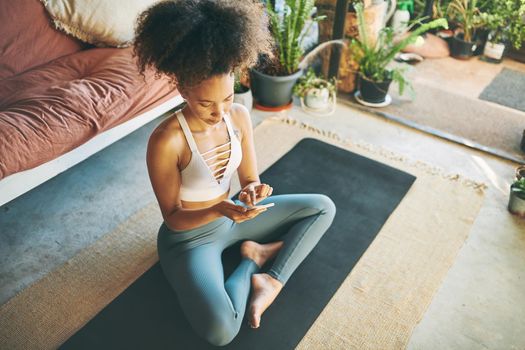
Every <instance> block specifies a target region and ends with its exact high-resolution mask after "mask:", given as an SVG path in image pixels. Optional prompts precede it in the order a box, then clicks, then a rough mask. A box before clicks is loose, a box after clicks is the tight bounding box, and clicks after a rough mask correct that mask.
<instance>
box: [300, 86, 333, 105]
mask: <svg viewBox="0 0 525 350" xmlns="http://www.w3.org/2000/svg"><path fill="white" fill-rule="evenodd" d="M329 102H330V91H328V89H327V88H322V89H310V90H308V92H307V93H306V96H305V97H304V103H305V104H306V106H308V107H310V108H313V109H324V108H326V107H327V106H328V103H329Z"/></svg>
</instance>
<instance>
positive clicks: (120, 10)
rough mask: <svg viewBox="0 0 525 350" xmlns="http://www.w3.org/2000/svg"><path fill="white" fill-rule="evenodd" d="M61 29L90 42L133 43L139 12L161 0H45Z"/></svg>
mask: <svg viewBox="0 0 525 350" xmlns="http://www.w3.org/2000/svg"><path fill="white" fill-rule="evenodd" d="M41 1H42V3H43V4H44V6H45V7H46V9H47V11H48V12H49V15H50V16H51V18H52V19H53V21H54V23H55V26H56V27H57V28H58V29H61V30H63V31H65V32H66V33H68V34H71V35H72V36H74V37H76V38H78V39H80V40H82V41H85V42H88V43H90V44H93V45H96V46H99V47H107V46H115V47H126V46H130V45H131V42H132V40H133V37H134V34H135V33H134V29H135V21H136V19H137V17H138V16H139V14H140V13H141V12H142V11H144V10H146V9H147V8H148V7H150V6H152V5H154V4H155V3H157V2H159V0H41Z"/></svg>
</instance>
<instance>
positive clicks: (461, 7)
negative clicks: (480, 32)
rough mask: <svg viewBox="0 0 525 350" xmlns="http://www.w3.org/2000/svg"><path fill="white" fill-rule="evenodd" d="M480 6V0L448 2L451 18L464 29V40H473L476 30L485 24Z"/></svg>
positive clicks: (448, 13)
mask: <svg viewBox="0 0 525 350" xmlns="http://www.w3.org/2000/svg"><path fill="white" fill-rule="evenodd" d="M497 1H501V0H497ZM481 5H484V4H481ZM479 6H480V4H479V2H478V0H452V1H451V2H450V3H449V4H448V7H447V15H448V17H449V19H450V20H452V21H454V22H455V23H456V24H457V25H458V26H459V27H460V28H461V29H462V30H463V40H465V41H467V42H472V39H473V37H474V34H475V32H476V30H477V29H478V28H480V27H482V26H483V24H484V22H483V19H482V16H481V11H480V9H479Z"/></svg>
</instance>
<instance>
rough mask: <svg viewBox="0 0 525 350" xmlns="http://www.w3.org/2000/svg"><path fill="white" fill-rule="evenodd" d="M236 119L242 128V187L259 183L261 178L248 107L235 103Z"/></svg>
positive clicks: (240, 174) (239, 169)
mask: <svg viewBox="0 0 525 350" xmlns="http://www.w3.org/2000/svg"><path fill="white" fill-rule="evenodd" d="M234 106H235V119H236V121H237V122H238V125H239V128H240V129H241V146H242V160H241V164H240V165H239V168H238V169H237V174H238V176H239V183H240V185H241V188H245V187H246V186H248V185H250V184H253V185H254V186H256V185H259V184H260V183H261V180H260V178H259V173H258V171H257V158H256V155H255V146H254V143H253V126H252V119H251V117H250V112H249V111H248V109H246V107H244V106H243V105H240V104H237V103H236V104H235V105H234Z"/></svg>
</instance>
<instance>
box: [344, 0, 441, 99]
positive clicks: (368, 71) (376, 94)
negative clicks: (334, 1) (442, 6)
mask: <svg viewBox="0 0 525 350" xmlns="http://www.w3.org/2000/svg"><path fill="white" fill-rule="evenodd" d="M354 8H355V10H356V15H357V26H358V33H359V34H358V35H359V38H358V39H355V38H353V39H351V42H350V50H351V52H352V54H353V56H354V57H353V59H355V60H356V62H358V64H359V68H358V74H357V91H356V93H355V97H356V99H357V101H358V102H360V103H362V104H366V105H370V106H373V107H377V106H382V105H385V104H388V103H389V99H387V97H389V96H388V95H387V92H388V89H389V87H390V83H391V82H392V81H395V82H396V83H397V84H398V86H399V93H400V94H401V95H402V94H403V91H404V88H405V86H408V87H410V85H409V84H408V81H407V80H406V79H405V77H404V75H403V69H401V68H390V67H389V64H390V62H392V60H393V59H394V57H395V56H396V54H397V53H398V52H400V51H401V50H403V49H404V48H405V47H406V46H407V45H409V44H413V43H415V42H416V40H417V38H418V37H419V35H421V34H422V33H424V32H426V31H428V30H430V29H434V28H440V27H444V28H448V24H447V21H446V20H445V19H444V18H439V19H436V20H433V21H431V22H428V23H421V22H420V21H417V22H415V23H413V24H412V25H411V26H410V27H409V28H408V30H410V29H412V28H413V27H414V25H416V24H418V25H419V27H418V28H417V29H415V30H414V31H412V32H409V31H407V33H406V35H403V36H402V39H400V40H397V41H396V40H395V38H394V33H393V30H392V28H389V27H385V28H383V29H381V31H380V32H379V35H378V37H377V40H376V41H375V43H374V44H373V45H372V44H370V42H369V40H368V35H367V32H366V27H365V17H364V12H363V4H362V3H356V4H355V5H354Z"/></svg>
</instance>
